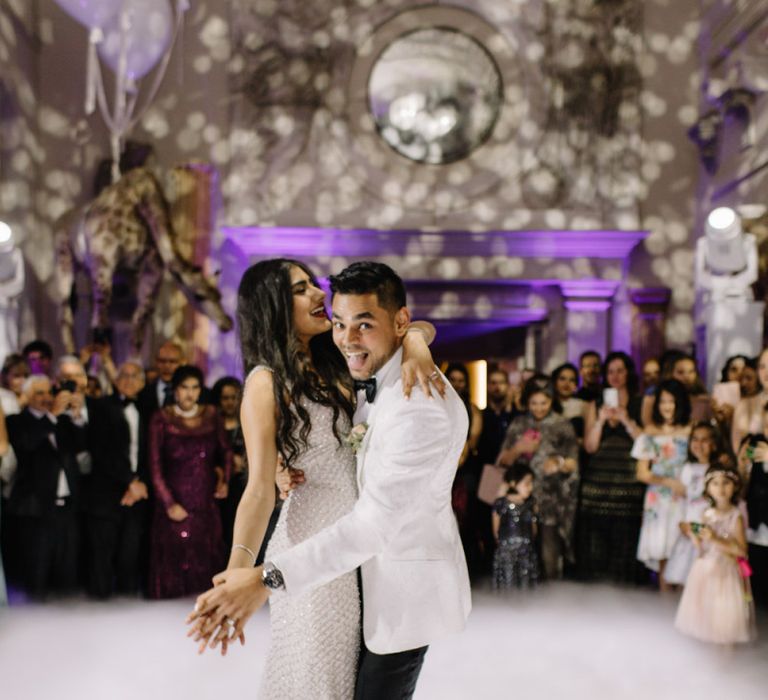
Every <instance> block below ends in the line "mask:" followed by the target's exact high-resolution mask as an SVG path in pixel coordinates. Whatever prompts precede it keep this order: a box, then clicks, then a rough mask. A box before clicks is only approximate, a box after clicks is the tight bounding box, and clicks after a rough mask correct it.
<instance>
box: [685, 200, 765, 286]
mask: <svg viewBox="0 0 768 700" xmlns="http://www.w3.org/2000/svg"><path fill="white" fill-rule="evenodd" d="M696 278H697V282H698V286H699V288H700V289H702V290H703V291H706V292H709V293H710V294H711V296H712V299H713V300H717V299H725V298H741V299H751V298H752V296H753V295H752V291H751V289H750V285H751V284H752V283H753V282H754V281H755V280H757V245H756V241H755V237H754V236H753V235H752V234H745V233H744V230H743V229H742V226H741V217H740V216H739V214H738V213H737V212H736V211H735V210H734V209H732V208H731V207H717V209H713V210H712V211H711V212H710V213H709V216H707V221H706V224H705V226H704V235H703V236H702V237H701V238H700V239H699V241H698V243H697V244H696Z"/></svg>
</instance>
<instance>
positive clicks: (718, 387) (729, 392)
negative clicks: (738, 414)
mask: <svg viewBox="0 0 768 700" xmlns="http://www.w3.org/2000/svg"><path fill="white" fill-rule="evenodd" d="M712 398H713V399H715V400H716V401H717V403H719V404H724V403H727V404H730V405H731V406H735V405H736V404H737V403H739V399H741V388H740V387H739V383H738V382H717V384H715V385H714V386H713V387H712Z"/></svg>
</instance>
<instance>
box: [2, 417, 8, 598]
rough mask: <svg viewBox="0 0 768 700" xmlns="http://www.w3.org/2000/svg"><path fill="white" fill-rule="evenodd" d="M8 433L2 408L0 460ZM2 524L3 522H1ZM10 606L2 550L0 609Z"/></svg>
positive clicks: (6, 445)
mask: <svg viewBox="0 0 768 700" xmlns="http://www.w3.org/2000/svg"><path fill="white" fill-rule="evenodd" d="M9 446H10V445H9V442H8V432H7V430H6V427H5V415H4V414H3V411H2V408H0V460H2V459H4V458H5V455H6V454H7V452H8V448H9ZM2 509H3V505H2V503H0V518H2V516H3V512H2ZM0 522H2V521H0ZM1 528H2V525H0V537H2V535H3V532H2V529H1ZM7 604H8V591H7V589H6V585H5V567H4V566H3V553H2V550H0V607H3V606H4V605H7Z"/></svg>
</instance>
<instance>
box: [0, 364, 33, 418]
mask: <svg viewBox="0 0 768 700" xmlns="http://www.w3.org/2000/svg"><path fill="white" fill-rule="evenodd" d="M28 376H29V365H28V364H27V361H26V360H25V359H24V357H23V356H22V355H19V354H17V353H12V354H11V355H8V356H7V357H6V358H5V360H4V361H3V368H2V370H0V407H2V409H3V413H5V415H6V416H12V415H14V414H15V413H19V412H20V411H21V409H22V408H23V407H24V404H23V402H24V392H23V391H22V390H21V388H22V386H24V380H25V379H26V378H27V377H28Z"/></svg>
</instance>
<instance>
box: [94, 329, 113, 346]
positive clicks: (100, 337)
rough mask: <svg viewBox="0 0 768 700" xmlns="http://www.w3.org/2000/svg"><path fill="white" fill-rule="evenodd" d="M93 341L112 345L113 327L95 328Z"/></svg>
mask: <svg viewBox="0 0 768 700" xmlns="http://www.w3.org/2000/svg"><path fill="white" fill-rule="evenodd" d="M93 343H94V345H111V344H112V329H111V328H94V329H93Z"/></svg>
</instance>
